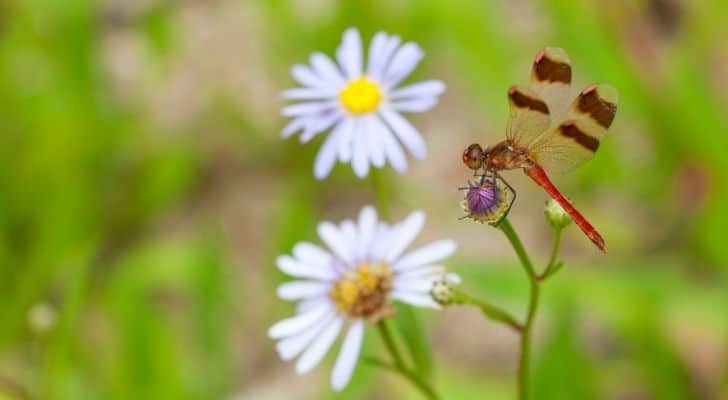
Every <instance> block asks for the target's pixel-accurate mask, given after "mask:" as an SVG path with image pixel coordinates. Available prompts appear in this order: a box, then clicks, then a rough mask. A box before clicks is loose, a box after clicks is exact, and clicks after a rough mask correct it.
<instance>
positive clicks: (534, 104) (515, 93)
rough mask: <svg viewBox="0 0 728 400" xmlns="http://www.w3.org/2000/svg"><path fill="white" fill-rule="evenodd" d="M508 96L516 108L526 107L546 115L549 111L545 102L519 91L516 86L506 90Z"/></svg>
mask: <svg viewBox="0 0 728 400" xmlns="http://www.w3.org/2000/svg"><path fill="white" fill-rule="evenodd" d="M508 97H509V98H510V99H511V102H512V103H513V105H515V106H516V107H518V108H528V109H529V110H533V111H538V112H540V113H543V114H547V115H548V113H549V108H548V106H547V105H546V103H544V102H543V101H541V100H539V99H537V98H534V97H531V96H529V95H527V94H526V93H523V92H521V91H519V90H518V88H516V87H512V88H510V89H509V90H508Z"/></svg>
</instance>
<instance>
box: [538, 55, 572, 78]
mask: <svg viewBox="0 0 728 400" xmlns="http://www.w3.org/2000/svg"><path fill="white" fill-rule="evenodd" d="M533 72H534V74H535V76H536V78H537V79H538V80H539V81H548V82H561V83H566V84H569V83H571V65H569V64H568V63H564V62H558V61H554V60H552V59H550V58H549V56H548V55H547V54H546V52H545V51H543V50H542V51H541V52H540V53H538V56H536V59H535V60H534V61H533Z"/></svg>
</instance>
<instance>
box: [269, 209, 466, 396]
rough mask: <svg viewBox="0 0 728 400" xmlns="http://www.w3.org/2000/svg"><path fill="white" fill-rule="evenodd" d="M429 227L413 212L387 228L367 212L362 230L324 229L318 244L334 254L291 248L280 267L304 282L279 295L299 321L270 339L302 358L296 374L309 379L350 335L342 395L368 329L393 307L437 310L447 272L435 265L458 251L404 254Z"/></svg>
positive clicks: (338, 379)
mask: <svg viewBox="0 0 728 400" xmlns="http://www.w3.org/2000/svg"><path fill="white" fill-rule="evenodd" d="M424 222H425V215H424V213H423V212H421V211H416V212H413V213H412V214H410V215H409V216H408V217H407V218H405V219H404V221H402V222H399V223H397V224H394V225H391V226H390V225H389V224H387V223H385V222H382V221H378V219H377V213H376V211H375V210H374V208H373V207H371V206H367V207H364V208H363V209H362V210H361V212H360V213H359V220H358V221H357V222H354V221H352V220H345V221H343V222H342V223H341V224H339V225H338V226H336V225H335V224H333V223H331V222H323V223H321V224H319V226H318V233H319V236H321V239H322V240H323V241H324V243H326V245H327V246H328V248H329V250H324V249H322V248H321V247H318V246H316V245H314V244H311V243H306V242H303V243H298V244H296V246H294V248H293V256H292V257H291V256H287V255H286V256H281V257H279V258H278V260H277V263H278V267H279V268H280V269H281V270H282V271H283V272H285V273H286V274H288V275H291V276H294V277H296V278H300V280H296V281H292V282H287V283H284V284H282V285H280V286H279V287H278V296H279V297H280V298H282V299H284V300H294V301H298V308H297V313H296V315H295V316H294V317H291V318H287V319H284V320H282V321H279V322H278V323H276V324H274V325H273V326H272V327H271V328H270V329H269V331H268V336H270V337H271V338H272V339H275V340H278V343H277V344H276V349H277V350H278V353H279V355H280V356H281V358H282V359H283V360H286V361H287V360H292V359H293V358H295V357H297V356H298V355H299V354H300V357H299V358H298V361H297V363H296V371H297V372H298V373H301V374H303V373H306V372H308V371H310V370H311V369H312V368H314V367H315V366H316V365H317V364H318V363H319V362H320V361H321V359H322V358H323V357H324V356H325V355H326V353H327V352H328V351H329V349H330V348H331V346H332V345H333V344H334V342H335V341H336V338H337V337H338V336H339V334H340V333H341V332H343V331H346V334H345V336H344V340H343V343H342V345H341V349H340V351H339V355H338V357H337V359H336V363H335V364H334V369H333V372H332V374H331V385H332V387H333V388H334V389H335V390H341V389H343V388H344V387H345V386H346V384H347V383H348V382H349V379H350V378H351V375H352V373H353V371H354V367H355V365H356V361H357V359H358V357H359V350H360V348H361V343H362V339H363V337H364V323H365V321H370V322H377V321H378V320H380V319H381V318H383V317H387V316H391V314H392V312H393V310H392V308H391V306H390V305H389V303H390V301H391V300H399V301H402V302H404V303H408V304H411V305H415V306H420V307H429V308H434V309H438V308H439V305H438V304H437V303H436V302H435V301H434V300H433V299H432V297H431V296H430V294H429V291H430V290H431V288H432V284H433V282H434V281H436V280H438V279H439V278H440V277H442V275H443V274H444V273H445V268H444V267H443V266H441V265H437V264H436V263H437V262H439V261H440V260H442V259H443V258H445V257H447V256H449V255H450V254H452V253H453V251H455V243H454V242H453V241H451V240H440V241H436V242H433V243H430V244H428V245H425V246H422V247H420V248H419V249H417V250H414V251H411V252H408V253H405V252H404V251H405V249H406V248H407V247H408V246H409V244H410V243H411V242H412V241H413V240H414V239H415V237H416V236H417V235H418V234H419V232H420V230H421V229H422V226H423V224H424Z"/></svg>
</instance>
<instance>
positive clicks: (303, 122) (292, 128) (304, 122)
mask: <svg viewBox="0 0 728 400" xmlns="http://www.w3.org/2000/svg"><path fill="white" fill-rule="evenodd" d="M310 122H311V119H310V118H308V117H298V118H294V119H292V120H291V122H289V123H288V125H286V126H285V127H284V128H283V129H282V130H281V137H282V138H283V139H287V138H288V137H290V136H291V135H293V134H294V133H296V132H298V131H300V130H301V129H304V128H305V127H307V126H308V124H309V123H310Z"/></svg>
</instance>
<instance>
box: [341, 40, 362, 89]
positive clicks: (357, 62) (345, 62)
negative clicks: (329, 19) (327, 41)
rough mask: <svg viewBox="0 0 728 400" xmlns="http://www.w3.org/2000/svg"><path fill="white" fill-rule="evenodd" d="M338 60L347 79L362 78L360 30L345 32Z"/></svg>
mask: <svg viewBox="0 0 728 400" xmlns="http://www.w3.org/2000/svg"><path fill="white" fill-rule="evenodd" d="M336 59H337V60H338V61H339V65H341V68H342V69H343V70H344V75H346V77H347V78H349V79H355V78H358V77H359V76H361V66H362V50H361V36H360V35H359V31H358V30H356V29H355V28H349V29H347V30H346V32H344V36H343V38H342V41H341V46H339V48H338V49H337V50H336Z"/></svg>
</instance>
